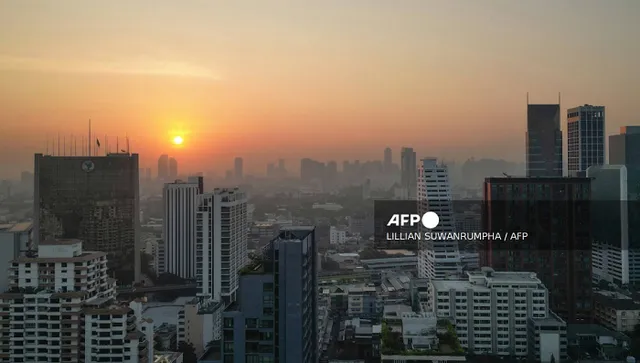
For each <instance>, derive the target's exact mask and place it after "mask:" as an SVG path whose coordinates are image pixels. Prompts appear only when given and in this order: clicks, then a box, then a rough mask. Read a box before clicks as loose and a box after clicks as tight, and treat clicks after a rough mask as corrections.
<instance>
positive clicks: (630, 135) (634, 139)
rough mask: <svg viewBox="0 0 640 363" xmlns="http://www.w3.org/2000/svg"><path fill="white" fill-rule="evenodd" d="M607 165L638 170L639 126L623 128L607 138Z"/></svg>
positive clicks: (639, 155) (639, 157)
mask: <svg viewBox="0 0 640 363" xmlns="http://www.w3.org/2000/svg"><path fill="white" fill-rule="evenodd" d="M609 164H611V165H624V166H626V167H627V169H629V168H639V169H640V126H624V127H621V128H620V134H618V135H611V136H609Z"/></svg>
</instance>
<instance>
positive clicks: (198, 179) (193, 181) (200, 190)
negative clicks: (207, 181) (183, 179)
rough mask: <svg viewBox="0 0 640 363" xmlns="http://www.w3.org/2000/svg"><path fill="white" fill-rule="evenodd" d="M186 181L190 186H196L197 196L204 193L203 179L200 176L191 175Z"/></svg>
mask: <svg viewBox="0 0 640 363" xmlns="http://www.w3.org/2000/svg"><path fill="white" fill-rule="evenodd" d="M187 180H188V181H189V183H191V184H196V185H198V194H203V193H204V177H203V176H202V175H192V176H190V177H189V178H187Z"/></svg>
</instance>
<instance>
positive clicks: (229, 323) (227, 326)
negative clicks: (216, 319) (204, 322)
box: [224, 318, 233, 328]
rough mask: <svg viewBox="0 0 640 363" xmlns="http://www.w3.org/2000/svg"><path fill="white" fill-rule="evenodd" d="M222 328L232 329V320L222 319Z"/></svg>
mask: <svg viewBox="0 0 640 363" xmlns="http://www.w3.org/2000/svg"><path fill="white" fill-rule="evenodd" d="M224 327H225V328H233V318H224Z"/></svg>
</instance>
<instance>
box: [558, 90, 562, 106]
mask: <svg viewBox="0 0 640 363" xmlns="http://www.w3.org/2000/svg"><path fill="white" fill-rule="evenodd" d="M561 101H562V93H560V92H558V105H561V104H562V102H561Z"/></svg>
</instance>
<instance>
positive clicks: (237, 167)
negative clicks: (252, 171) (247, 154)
mask: <svg viewBox="0 0 640 363" xmlns="http://www.w3.org/2000/svg"><path fill="white" fill-rule="evenodd" d="M243 164H244V160H242V158H240V157H237V158H235V160H234V161H233V173H234V176H235V178H236V180H238V181H240V180H243V179H244V165H243Z"/></svg>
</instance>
